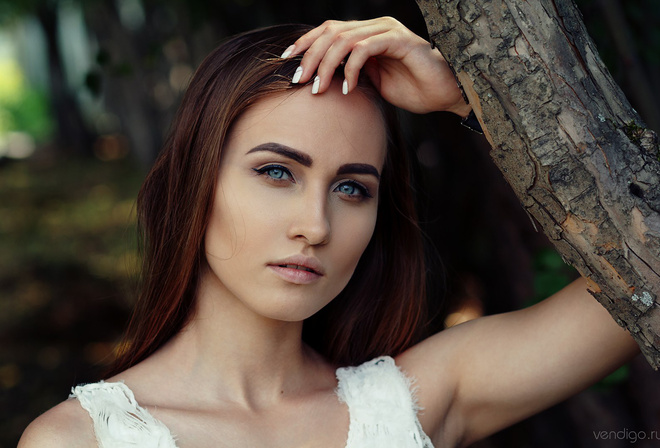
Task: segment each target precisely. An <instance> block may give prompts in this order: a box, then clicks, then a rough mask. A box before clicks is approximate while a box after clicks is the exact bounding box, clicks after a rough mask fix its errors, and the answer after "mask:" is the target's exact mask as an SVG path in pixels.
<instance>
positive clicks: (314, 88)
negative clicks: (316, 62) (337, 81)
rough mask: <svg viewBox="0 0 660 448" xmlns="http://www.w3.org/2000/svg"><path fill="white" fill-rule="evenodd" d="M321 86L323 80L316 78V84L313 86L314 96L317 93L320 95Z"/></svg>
mask: <svg viewBox="0 0 660 448" xmlns="http://www.w3.org/2000/svg"><path fill="white" fill-rule="evenodd" d="M320 84H321V78H319V77H318V76H316V78H314V84H312V94H313V95H316V94H317V93H319V85H320Z"/></svg>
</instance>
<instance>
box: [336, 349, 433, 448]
mask: <svg viewBox="0 0 660 448" xmlns="http://www.w3.org/2000/svg"><path fill="white" fill-rule="evenodd" d="M336 374H337V380H338V381H339V384H338V386H337V396H338V397H339V400H340V401H342V402H344V403H346V405H347V406H348V409H349V414H350V426H349V429H348V441H347V444H346V448H385V447H396V448H433V445H432V444H431V440H430V439H429V437H428V436H427V435H426V434H425V433H424V431H423V430H422V425H421V424H420V423H419V420H418V418H417V412H418V411H419V410H420V408H419V406H418V405H417V400H416V398H415V389H414V388H413V381H412V380H411V379H410V378H408V377H407V376H406V375H405V374H404V373H403V372H401V370H400V369H399V367H398V366H397V365H396V364H395V363H394V360H393V359H392V358H391V357H389V356H383V357H380V358H376V359H373V360H371V361H368V362H366V363H364V364H362V365H360V366H357V367H344V368H340V369H337V372H336Z"/></svg>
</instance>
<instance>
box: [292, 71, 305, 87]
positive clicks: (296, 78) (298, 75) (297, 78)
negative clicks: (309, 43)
mask: <svg viewBox="0 0 660 448" xmlns="http://www.w3.org/2000/svg"><path fill="white" fill-rule="evenodd" d="M302 72H303V68H302V67H298V68H297V69H296V72H295V73H294V74H293V79H292V80H291V83H292V84H298V81H300V78H302Z"/></svg>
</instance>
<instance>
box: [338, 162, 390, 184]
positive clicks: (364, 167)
mask: <svg viewBox="0 0 660 448" xmlns="http://www.w3.org/2000/svg"><path fill="white" fill-rule="evenodd" d="M337 174H371V175H372V176H375V177H376V179H378V180H380V174H378V170H377V169H376V167H374V166H373V165H369V164H367V163H347V164H346V165H342V166H340V167H339V169H338V170H337Z"/></svg>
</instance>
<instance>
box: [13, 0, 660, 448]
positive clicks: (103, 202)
mask: <svg viewBox="0 0 660 448" xmlns="http://www.w3.org/2000/svg"><path fill="white" fill-rule="evenodd" d="M578 6H579V7H580V8H581V10H582V12H583V14H584V18H585V22H586V23H587V26H588V28H589V30H590V33H591V35H592V37H593V38H594V40H595V41H596V42H597V45H598V48H599V50H600V52H601V56H602V57H603V59H604V60H605V62H606V64H607V65H608V66H609V68H610V70H611V72H612V74H613V76H614V77H615V79H616V80H617V82H618V83H619V85H621V86H622V88H623V89H624V90H625V91H626V94H627V96H628V98H629V99H630V101H631V102H632V103H633V106H634V107H635V108H636V109H637V110H638V111H639V112H640V113H641V115H642V116H643V118H644V119H645V120H646V121H647V123H648V124H649V126H650V127H651V128H653V129H655V130H656V131H657V130H660V112H659V111H660V94H659V92H660V2H657V1H656V0H626V1H623V0H580V1H579V2H578ZM380 15H391V16H394V17H396V18H397V19H399V20H400V21H401V22H403V23H404V24H405V25H407V26H408V27H409V28H411V29H413V30H414V31H415V32H417V33H418V34H420V35H422V36H425V37H426V28H425V25H424V22H423V20H422V18H421V14H420V12H419V10H418V9H417V6H416V4H415V2H414V1H413V0H406V1H400V0H399V1H395V0H363V1H361V2H355V1H354V0H336V1H313V2H311V1H301V0H289V1H287V2H273V1H265V0H217V1H215V2H208V1H201V0H186V1H183V0H169V1H159V2H155V1H152V0H88V1H84V2H83V1H82V0H77V1H76V0H20V1H19V0H14V1H11V0H0V448H5V447H12V446H15V445H16V443H17V441H18V438H19V437H20V434H21V432H22V431H23V429H24V428H25V427H26V426H27V424H28V423H29V422H30V421H31V420H32V419H34V418H35V417H36V416H38V415H39V414H40V413H42V412H44V411H45V410H46V409H48V408H49V407H51V406H53V405H55V404H56V403H58V402H60V401H62V400H64V399H66V397H67V395H68V392H69V390H70V388H71V387H72V386H73V385H75V384H78V383H81V382H89V381H96V380H98V379H99V375H101V372H102V371H103V369H104V368H105V367H106V366H107V364H108V363H109V362H110V360H111V359H112V356H113V352H114V350H115V344H116V341H117V339H118V337H119V335H120V333H121V331H122V329H123V328H124V325H125V322H126V319H127V316H128V313H129V311H130V308H131V304H132V303H133V300H134V297H135V284H136V281H135V280H136V277H137V271H136V269H137V266H138V257H137V246H136V236H135V230H134V227H135V197H136V194H137V190H138V188H139V186H140V184H141V181H142V179H143V178H144V176H145V174H146V172H147V170H148V169H149V167H150V165H151V163H152V161H153V160H154V158H155V156H156V154H157V152H158V149H159V147H160V145H161V143H162V142H163V140H164V137H165V135H166V133H167V130H168V126H169V122H170V120H171V119H172V116H173V114H174V111H175V109H176V106H177V104H178V102H179V100H180V98H181V94H182V92H183V91H184V89H185V88H186V84H187V82H188V80H189V78H190V76H191V74H192V73H193V70H194V68H195V67H196V65H197V64H198V63H199V62H200V61H201V60H202V58H203V57H204V56H205V55H206V54H207V53H208V52H209V51H210V50H211V49H212V48H214V47H215V46H216V45H217V44H218V42H220V41H221V40H222V39H223V38H224V37H226V36H228V35H231V34H235V33H237V32H241V31H244V30H248V29H252V28H255V27H259V26H265V25H270V24H275V23H283V22H305V23H311V24H320V23H321V22H323V20H325V19H330V18H332V19H364V18H371V17H375V16H380ZM401 119H402V123H403V125H404V132H405V135H406V140H407V143H408V145H409V149H410V151H411V152H412V154H413V157H414V158H416V159H417V160H418V162H419V164H418V165H419V167H418V168H417V169H416V174H417V176H416V185H415V188H416V189H417V190H418V192H419V193H420V195H419V196H420V200H419V203H420V209H421V215H422V221H423V225H424V228H425V230H426V233H427V236H428V239H429V244H428V246H429V248H432V249H431V250H430V251H429V252H430V253H429V257H430V259H431V260H432V263H433V266H434V268H433V273H434V275H433V278H432V279H431V281H432V289H431V290H432V295H431V300H432V301H433V302H434V307H435V310H436V311H435V314H434V319H433V322H432V325H433V327H434V328H435V329H437V330H439V329H441V328H443V327H444V326H450V325H454V324H456V323H458V322H461V321H463V320H466V319H470V318H474V317H477V316H480V315H482V314H484V313H494V312H502V311H506V310H511V309H516V308H520V307H523V306H527V305H529V304H531V303H534V302H535V301H537V300H539V299H540V298H543V297H546V296H547V295H549V294H551V293H552V292H554V291H556V290H558V289H559V288H561V287H562V286H563V285H565V284H566V283H568V282H569V281H570V280H571V279H572V278H574V277H575V275H576V274H575V273H574V272H573V271H572V269H571V268H569V267H567V266H566V265H564V264H563V262H562V261H561V258H560V257H559V256H558V255H557V254H556V253H555V252H554V251H553V250H552V249H551V247H550V245H549V244H548V242H547V241H546V239H545V237H544V236H543V235H542V234H539V233H537V232H536V231H535V230H534V228H533V226H532V224H531V222H530V219H529V218H528V216H527V215H526V214H525V212H524V211H523V209H522V208H521V207H520V205H519V203H518V201H517V199H516V198H515V197H514V196H513V194H512V193H511V192H510V190H509V188H508V186H507V185H506V184H505V183H504V181H503V180H502V177H501V175H500V173H499V172H498V171H497V169H496V168H494V166H493V165H492V164H491V163H490V160H489V156H488V147H487V144H486V143H485V140H484V139H483V138H482V137H480V136H478V135H476V134H474V133H471V132H470V131H467V130H465V129H464V128H462V127H461V126H459V124H458V119H457V118H456V117H453V116H450V115H447V114H442V113H439V114H430V115H426V116H413V115H410V114H403V113H402V115H401ZM521 337H524V335H521ZM488 374H489V372H484V375H488ZM659 383H660V381H659V377H658V374H657V373H655V372H653V371H652V370H651V369H650V367H648V365H647V364H646V363H645V361H644V360H643V359H641V358H638V359H636V360H634V361H633V362H632V363H631V364H629V365H628V366H625V367H623V368H621V369H619V370H618V371H617V372H615V373H614V374H613V375H611V376H610V377H608V378H607V379H606V380H604V381H602V382H600V383H599V384H597V385H596V386H594V387H592V388H590V389H589V390H587V391H585V392H583V393H581V394H580V395H578V396H576V397H574V398H571V399H570V400H568V401H567V402H565V403H562V404H561V405H558V406H556V407H554V408H552V409H550V410H548V411H546V412H544V413H542V414H540V415H539V416H535V417H533V418H530V419H528V420H526V421H524V422H522V423H520V424H518V425H516V426H514V427H513V428H510V429H507V430H506V431H503V432H501V433H499V434H497V435H495V436H493V437H491V438H489V439H488V440H486V441H483V442H480V443H478V444H477V445H476V446H479V447H558V446H561V447H591V446H598V447H618V446H629V445H630V444H631V443H633V442H635V444H636V446H645V447H650V446H660V441H657V440H656V441H649V440H641V434H644V435H646V436H647V437H649V435H650V433H651V431H654V430H655V431H657V432H660V387H659V386H660V384H659ZM624 429H625V430H627V431H628V433H627V435H625V437H624V434H622V437H619V438H609V439H608V440H602V439H601V440H597V439H596V437H595V436H594V431H596V432H599V431H611V430H614V431H623V430H624ZM638 431H641V432H638ZM631 432H634V434H632V433H631ZM632 438H634V439H635V440H632ZM638 439H640V440H638Z"/></svg>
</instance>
